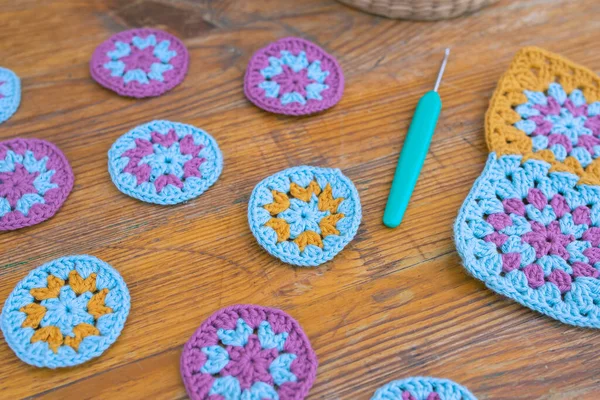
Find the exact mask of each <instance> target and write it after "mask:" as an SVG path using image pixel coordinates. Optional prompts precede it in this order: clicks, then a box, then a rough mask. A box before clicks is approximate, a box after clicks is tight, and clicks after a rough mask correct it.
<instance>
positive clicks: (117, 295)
mask: <svg viewBox="0 0 600 400" xmlns="http://www.w3.org/2000/svg"><path fill="white" fill-rule="evenodd" d="M73 269H75V270H77V272H78V273H79V275H80V276H81V277H82V278H84V279H85V278H87V277H88V276H89V275H90V274H92V273H96V274H97V278H96V287H97V288H98V289H100V290H101V289H104V288H108V289H109V293H108V295H107V296H106V299H105V304H106V305H107V306H108V307H110V308H112V310H113V312H112V313H109V314H105V315H103V316H101V317H100V318H98V320H97V322H96V328H97V329H98V330H99V331H100V334H101V336H88V337H85V338H84V339H83V340H82V341H81V343H80V344H79V350H78V351H75V350H74V349H73V348H71V347H70V346H65V345H61V346H60V347H59V348H58V352H57V353H54V352H53V351H52V349H50V347H49V346H48V343H47V342H43V341H39V342H36V343H31V337H32V336H33V334H34V332H35V331H34V329H33V328H22V327H21V325H22V324H23V321H25V319H26V314H25V313H23V312H21V311H19V310H20V309H21V307H23V306H25V305H27V304H30V303H32V302H33V301H34V298H33V296H32V295H31V293H30V290H31V289H33V288H43V287H47V285H48V283H47V277H48V275H49V274H52V275H54V276H57V277H59V278H61V279H63V280H66V279H67V278H68V276H69V272H70V271H72V270H73ZM130 306H131V298H130V296H129V290H128V289H127V285H126V284H125V281H123V278H122V277H121V275H119V273H118V272H117V271H116V270H115V269H114V268H113V267H111V266H110V265H109V264H107V263H105V262H104V261H102V260H100V259H98V258H96V257H93V256H89V255H73V256H67V257H61V258H58V259H56V260H53V261H50V262H48V263H46V264H44V265H42V266H40V267H38V268H35V269H34V270H33V271H31V272H30V273H29V274H28V275H27V276H26V277H25V278H24V279H23V280H22V281H21V282H19V283H18V284H17V286H16V287H15V288H14V289H13V291H12V292H11V293H10V295H9V296H8V299H7V300H6V303H4V307H3V309H2V316H1V317H0V328H1V330H2V332H3V334H4V338H5V339H6V342H7V343H8V345H9V346H10V348H11V349H12V350H13V351H14V352H15V354H16V355H17V357H19V358H20V359H21V360H23V361H24V362H26V363H27V364H30V365H34V366H36V367H47V368H60V367H72V366H74V365H78V364H81V363H83V362H86V361H88V360H90V359H92V358H95V357H98V356H100V355H101V354H102V353H103V352H104V351H105V350H106V349H108V348H109V347H110V346H111V345H112V344H113V343H114V342H115V341H116V340H117V338H118V337H119V335H120V334H121V330H122V329H123V326H124V325H125V320H126V319H127V316H128V315H129V309H130Z"/></svg>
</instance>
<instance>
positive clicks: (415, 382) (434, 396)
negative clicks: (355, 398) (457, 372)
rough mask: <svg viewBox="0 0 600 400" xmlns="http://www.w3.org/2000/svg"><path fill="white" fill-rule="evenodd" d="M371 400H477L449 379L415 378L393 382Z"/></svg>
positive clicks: (378, 391)
mask: <svg viewBox="0 0 600 400" xmlns="http://www.w3.org/2000/svg"><path fill="white" fill-rule="evenodd" d="M371 400H477V399H476V397H475V396H473V394H472V393H471V392H469V391H468V390H467V388H465V387H464V386H461V385H459V384H457V383H455V382H453V381H451V380H449V379H439V378H429V377H414V378H407V379H402V380H398V381H392V382H390V383H388V384H387V385H385V386H383V387H381V388H379V389H377V391H376V392H375V395H374V396H373V397H372V398H371Z"/></svg>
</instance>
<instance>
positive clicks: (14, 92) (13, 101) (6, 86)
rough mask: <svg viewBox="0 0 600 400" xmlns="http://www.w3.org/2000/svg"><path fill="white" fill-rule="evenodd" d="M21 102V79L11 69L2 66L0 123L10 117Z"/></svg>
mask: <svg viewBox="0 0 600 400" xmlns="http://www.w3.org/2000/svg"><path fill="white" fill-rule="evenodd" d="M20 103H21V80H20V79H19V77H18V76H17V75H16V74H15V73H14V72H12V71H11V70H10V69H7V68H2V67H0V124H1V123H2V122H4V121H6V120H7V119H9V118H10V117H11V116H12V115H13V114H14V113H15V112H16V111H17V109H18V108H19V104H20Z"/></svg>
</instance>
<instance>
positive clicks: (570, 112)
mask: <svg viewBox="0 0 600 400" xmlns="http://www.w3.org/2000/svg"><path fill="white" fill-rule="evenodd" d="M524 93H525V95H526V96H527V100H528V101H527V103H525V104H521V105H518V106H517V107H516V108H515V111H517V113H519V115H520V116H521V120H520V121H518V122H516V123H515V124H514V126H515V127H516V128H517V129H520V130H522V131H523V132H525V133H526V134H527V135H528V136H530V137H531V141H532V145H533V151H534V152H538V151H541V150H546V149H549V150H550V151H552V153H554V157H555V158H556V160H558V161H564V160H565V158H566V157H569V156H571V157H575V158H576V159H577V160H578V161H579V163H580V164H581V166H582V167H583V168H585V167H587V166H588V165H589V164H591V163H592V161H593V160H595V159H596V158H598V157H599V156H600V102H598V101H596V102H593V103H588V101H587V100H586V98H585V96H584V94H583V92H582V91H581V90H579V89H575V90H573V91H572V92H571V93H569V94H567V92H566V91H565V89H564V88H563V87H562V85H561V84H559V83H556V82H554V83H551V84H550V86H549V87H548V90H547V91H546V92H533V91H528V90H525V91H524Z"/></svg>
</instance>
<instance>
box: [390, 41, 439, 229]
mask: <svg viewBox="0 0 600 400" xmlns="http://www.w3.org/2000/svg"><path fill="white" fill-rule="evenodd" d="M449 55H450V49H449V48H447V49H446V51H445V52H444V59H443V60H442V65H441V66H440V70H439V72H438V76H437V80H436V81H435V86H434V88H433V90H431V91H429V92H427V93H425V94H424V95H423V97H421V99H420V100H419V103H418V104H417V108H416V109H415V113H414V115H413V119H412V121H411V123H410V127H409V128H408V133H407V134H406V139H405V140H404V145H403V146H402V151H401V152H400V158H398V164H397V166H396V172H395V173H394V180H393V181H392V187H391V188H390V194H389V196H388V201H387V205H386V206H385V212H384V213H383V223H384V225H385V226H387V227H388V228H395V227H397V226H398V225H400V223H401V222H402V218H404V212H405V211H406V207H407V206H408V203H409V201H410V198H411V196H412V193H413V190H414V188H415V185H416V184H417V180H418V179H419V174H420V173H421V168H422V167H423V163H424V162H425V157H427V152H428V151H429V144H430V143H431V138H432V137H433V133H434V132H435V127H436V125H437V121H438V118H439V116H440V112H441V111H442V99H441V98H440V95H439V94H438V89H439V87H440V83H441V82H442V76H443V75H444V70H445V69H446V63H447V62H448V56H449Z"/></svg>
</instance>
